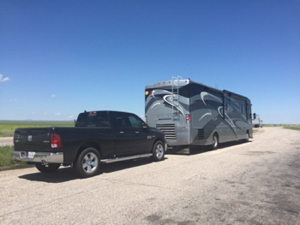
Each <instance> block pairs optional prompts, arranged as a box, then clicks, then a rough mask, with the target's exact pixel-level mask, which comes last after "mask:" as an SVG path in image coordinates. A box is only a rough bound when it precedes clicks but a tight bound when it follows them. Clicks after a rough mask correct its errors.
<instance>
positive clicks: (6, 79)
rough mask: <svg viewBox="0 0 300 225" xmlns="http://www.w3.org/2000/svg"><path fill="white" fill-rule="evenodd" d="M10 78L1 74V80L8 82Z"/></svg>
mask: <svg viewBox="0 0 300 225" xmlns="http://www.w3.org/2000/svg"><path fill="white" fill-rule="evenodd" d="M9 80H10V79H9V77H4V76H3V75H2V74H0V82H7V81H9Z"/></svg>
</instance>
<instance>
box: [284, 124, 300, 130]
mask: <svg viewBox="0 0 300 225" xmlns="http://www.w3.org/2000/svg"><path fill="white" fill-rule="evenodd" d="M283 128H285V129H291V130H300V125H284V126H283Z"/></svg>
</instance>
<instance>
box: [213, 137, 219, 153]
mask: <svg viewBox="0 0 300 225" xmlns="http://www.w3.org/2000/svg"><path fill="white" fill-rule="evenodd" d="M218 148H219V138H218V135H217V134H214V136H213V144H212V149H213V150H216V149H218Z"/></svg>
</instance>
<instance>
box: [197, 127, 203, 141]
mask: <svg viewBox="0 0 300 225" xmlns="http://www.w3.org/2000/svg"><path fill="white" fill-rule="evenodd" d="M198 139H199V140H202V139H204V129H198Z"/></svg>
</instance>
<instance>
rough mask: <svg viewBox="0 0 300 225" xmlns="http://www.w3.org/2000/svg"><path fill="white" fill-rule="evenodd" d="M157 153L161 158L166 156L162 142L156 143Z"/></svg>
mask: <svg viewBox="0 0 300 225" xmlns="http://www.w3.org/2000/svg"><path fill="white" fill-rule="evenodd" d="M155 153H156V157H157V158H158V159H161V158H162V157H163V156H164V147H163V146H162V145H161V144H158V145H156V149H155Z"/></svg>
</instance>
